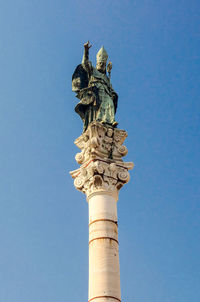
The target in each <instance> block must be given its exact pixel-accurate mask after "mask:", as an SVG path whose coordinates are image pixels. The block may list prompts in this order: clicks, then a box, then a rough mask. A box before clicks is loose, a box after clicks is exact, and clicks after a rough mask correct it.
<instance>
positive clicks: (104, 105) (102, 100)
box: [72, 41, 118, 131]
mask: <svg viewBox="0 0 200 302" xmlns="http://www.w3.org/2000/svg"><path fill="white" fill-rule="evenodd" d="M91 47H92V45H90V43H89V41H88V42H87V43H85V44H84V54H83V60H82V64H80V65H78V66H77V67H76V69H75V71H74V74H73V76H72V90H73V91H75V92H76V93H77V95H76V97H77V98H78V99H80V102H79V103H78V104H77V105H76V107H75V111H76V112H77V113H78V114H79V115H80V117H81V118H82V120H83V124H84V127H83V131H85V130H86V129H87V127H88V125H89V124H90V123H91V122H92V121H98V122H100V123H102V124H107V125H109V126H112V127H116V126H117V124H118V123H117V122H116V121H115V113H116V110H117V101H118V95H117V94H116V92H115V91H114V90H113V88H112V85H111V82H110V73H111V69H112V63H111V62H109V63H108V65H107V72H108V74H109V77H108V76H107V74H106V62H107V59H108V55H107V53H106V51H105V49H104V47H102V48H101V49H100V50H99V51H98V53H97V56H96V57H97V64H96V68H95V67H94V66H92V63H91V62H90V61H89V49H90V48H91Z"/></svg>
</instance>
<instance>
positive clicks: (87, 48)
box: [84, 41, 92, 50]
mask: <svg viewBox="0 0 200 302" xmlns="http://www.w3.org/2000/svg"><path fill="white" fill-rule="evenodd" d="M91 47H92V45H91V44H90V42H89V41H87V43H85V44H84V48H85V50H89V49H90V48H91Z"/></svg>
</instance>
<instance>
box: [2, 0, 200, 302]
mask: <svg viewBox="0 0 200 302" xmlns="http://www.w3.org/2000/svg"><path fill="white" fill-rule="evenodd" d="M199 11H200V3H199V1H195V0H191V1H186V0H179V1H177V0H165V1H155V0H154V1H153V0H146V1H145V0H140V1H139V0H136V1H134V0H133V1H131V0H130V1H128V0H123V1H121V0H102V1H96V0H87V1H78V0H73V1H72V0H65V1H64V0H57V1H55V0H48V1H47V0H43V1H39V0H31V1H27V0H26V1H25V0H18V1H11V0H6V1H5V0H1V3H0V36H1V42H0V49H1V51H0V67H1V68H0V70H1V71H0V142H1V148H0V171H1V172H0V242H1V248H0V302H44V301H48V302H55V301H56V302H66V301H72V302H73V301H75V302H76V301H87V294H88V206H87V202H86V200H85V196H84V195H83V194H82V193H80V192H78V191H76V190H75V188H74V186H73V181H72V179H71V177H70V175H69V171H71V170H74V169H76V168H77V167H78V165H77V164H76V162H75V159H74V156H75V154H76V153H77V152H78V149H77V147H76V146H75V145H74V144H73V141H74V140H75V139H76V138H77V137H78V136H79V135H80V134H81V132H82V122H81V120H80V118H79V116H78V115H77V114H76V113H75V112H74V107H75V105H76V103H77V99H76V98H75V95H74V93H73V92H72V91H71V76H72V73H73V71H74V69H75V67H76V65H78V64H79V63H80V62H81V60H82V54H83V44H84V43H85V42H86V41H88V40H89V41H90V42H91V43H92V44H93V47H92V48H91V49H90V58H91V60H92V62H93V64H95V56H96V53H97V51H98V50H99V48H100V47H101V46H102V45H104V47H105V49H106V50H107V53H108V55H109V59H110V60H111V61H112V63H113V70H112V84H113V87H114V89H115V91H116V92H117V93H118V94H119V106H118V111H117V114H116V120H117V121H118V122H119V128H120V129H125V130H127V132H128V138H127V140H126V142H125V145H126V146H127V147H128V151H129V152H128V155H127V156H126V158H125V160H126V161H133V162H134V163H135V167H134V170H133V171H131V180H130V182H129V184H127V185H126V186H124V188H122V190H121V192H120V195H119V202H118V215H119V242H120V247H119V248H120V269H121V290H122V301H126V302H134V301H137V302H139V301H140V302H160V301H162V302H178V301H182V302H191V301H192V302H199V301H200V287H199V283H200V257H199V255H200V243H199V242H200V241H199V234H200V205H199V204H200V203H199V196H200V172H199V171H200V170H199V168H200V152H199V151H200V139H199V136H200V128H199V125H200V102H199V87H200V72H199V67H200V55H199V54H200V14H199Z"/></svg>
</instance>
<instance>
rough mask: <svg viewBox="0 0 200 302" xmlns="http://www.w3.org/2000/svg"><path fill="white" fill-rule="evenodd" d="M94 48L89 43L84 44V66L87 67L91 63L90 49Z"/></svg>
mask: <svg viewBox="0 0 200 302" xmlns="http://www.w3.org/2000/svg"><path fill="white" fill-rule="evenodd" d="M91 47H92V45H91V44H90V42H89V41H87V43H85V44H84V53H83V60H82V64H84V65H87V64H88V62H89V49H90V48H91Z"/></svg>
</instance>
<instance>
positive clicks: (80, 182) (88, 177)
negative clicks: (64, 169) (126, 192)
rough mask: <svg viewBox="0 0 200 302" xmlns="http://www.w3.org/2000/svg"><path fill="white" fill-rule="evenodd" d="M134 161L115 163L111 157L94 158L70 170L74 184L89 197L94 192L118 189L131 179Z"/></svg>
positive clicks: (114, 191)
mask: <svg viewBox="0 0 200 302" xmlns="http://www.w3.org/2000/svg"><path fill="white" fill-rule="evenodd" d="M132 168H133V163H124V162H120V163H115V162H113V161H111V160H109V159H107V160H101V159H93V160H90V161H88V162H87V163H85V164H83V165H82V166H81V167H80V168H79V169H77V170H75V171H72V172H70V174H71V176H72V177H73V178H74V186H75V187H76V189H77V190H79V191H82V192H83V193H85V194H86V195H87V197H88V196H89V195H90V194H92V193H94V192H100V191H101V192H109V193H113V194H118V191H119V190H120V189H121V188H122V187H123V185H124V184H126V183H127V182H128V181H129V178H130V176H129V172H128V170H129V169H132Z"/></svg>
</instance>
